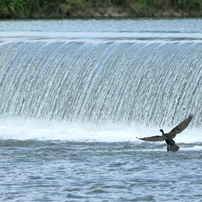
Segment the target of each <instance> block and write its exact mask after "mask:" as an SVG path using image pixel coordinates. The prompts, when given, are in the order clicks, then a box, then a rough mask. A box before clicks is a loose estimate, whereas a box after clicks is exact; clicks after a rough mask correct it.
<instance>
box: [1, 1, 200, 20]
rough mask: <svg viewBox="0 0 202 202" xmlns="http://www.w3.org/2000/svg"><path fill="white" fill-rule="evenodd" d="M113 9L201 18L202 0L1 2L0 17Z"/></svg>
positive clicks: (143, 14)
mask: <svg viewBox="0 0 202 202" xmlns="http://www.w3.org/2000/svg"><path fill="white" fill-rule="evenodd" d="M110 6H119V7H128V8H131V9H133V11H134V13H135V14H136V16H148V14H149V13H152V12H153V13H154V12H158V11H165V10H168V9H173V10H177V9H178V10H179V9H180V10H182V11H184V12H195V13H197V14H198V15H199V16H202V0H0V18H32V17H37V16H41V17H48V18H51V17H57V16H58V17H62V16H64V15H63V14H66V13H68V12H73V11H74V10H75V9H78V8H98V7H103V8H106V7H110ZM39 14H40V15H39ZM66 16H68V15H66Z"/></svg>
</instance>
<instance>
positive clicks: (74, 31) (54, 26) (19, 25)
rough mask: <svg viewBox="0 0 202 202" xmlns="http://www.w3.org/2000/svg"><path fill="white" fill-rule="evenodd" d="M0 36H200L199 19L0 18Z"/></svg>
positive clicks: (172, 38)
mask: <svg viewBox="0 0 202 202" xmlns="http://www.w3.org/2000/svg"><path fill="white" fill-rule="evenodd" d="M0 31H1V32H0V40H56V41H57V40H87V41H89V40H90V41H92V40H93V41H94V40H95V41H100V40H101V41H103V40H105V41H106V40H110V41H122V40H130V41H131V40H133V41H136V40H138V41H141V40H152V41H156V40H157V41H158V40H160V41H162V40H166V41H182V40H202V35H201V32H202V19H177V20H169V19H167V20H165V19H161V20H154V19H141V20H140V19H135V20H133V19H128V20H29V21H21V20H19V21H13V20H11V21H10V20H9V21H0Z"/></svg>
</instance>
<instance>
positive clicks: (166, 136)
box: [139, 115, 193, 152]
mask: <svg viewBox="0 0 202 202" xmlns="http://www.w3.org/2000/svg"><path fill="white" fill-rule="evenodd" d="M192 118H193V115H189V117H188V118H187V119H185V120H184V121H182V122H181V123H180V124H179V125H177V126H176V127H175V128H173V129H172V130H171V131H170V132H169V133H164V131H163V130H162V129H160V131H161V133H162V135H161V136H160V135H157V136H151V137H144V138H139V139H140V140H144V141H164V140H165V141H166V143H167V151H168V152H169V151H173V152H175V151H178V150H179V146H177V145H176V144H175V141H174V140H173V138H175V137H176V135H177V134H179V133H181V132H182V131H183V130H184V129H185V128H186V127H187V126H188V125H189V123H190V122H191V120H192Z"/></svg>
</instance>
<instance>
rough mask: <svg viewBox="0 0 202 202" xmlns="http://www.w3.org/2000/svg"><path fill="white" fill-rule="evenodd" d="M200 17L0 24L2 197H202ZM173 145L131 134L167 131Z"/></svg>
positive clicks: (9, 198)
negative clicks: (179, 129) (177, 129)
mask: <svg viewBox="0 0 202 202" xmlns="http://www.w3.org/2000/svg"><path fill="white" fill-rule="evenodd" d="M201 30H202V20H201V19H178V20H169V19H166V20H161V19H159V20H153V19H147V20H145V19H137V20H130V19H128V20H35V21H10V20H9V21H0V53H1V54H0V162H1V168H0V171H1V172H0V176H1V182H0V194H1V199H2V201H26V202H27V201H202V194H201V189H202V178H201V176H202V170H201V167H202V163H201V160H202V129H201V128H202V124H201V121H202V118H201V113H202V103H201V94H202V88H201V87H202V58H201V55H202V31H201ZM189 114H193V115H194V118H193V120H192V122H191V123H190V125H189V126H188V128H187V129H186V130H185V131H183V133H181V134H179V135H177V137H176V138H175V141H176V143H177V144H178V145H179V146H180V150H179V151H178V152H176V153H167V152H166V144H165V143H151V142H142V141H140V140H138V139H137V138H136V136H138V137H145V136H152V135H157V134H160V132H159V129H160V128H163V129H164V130H165V131H169V130H171V129H172V128H173V127H174V126H176V125H177V124H179V123H180V122H181V121H182V120H184V119H185V118H187V116H188V115H189Z"/></svg>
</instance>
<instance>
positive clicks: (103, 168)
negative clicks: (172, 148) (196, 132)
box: [0, 140, 202, 201]
mask: <svg viewBox="0 0 202 202" xmlns="http://www.w3.org/2000/svg"><path fill="white" fill-rule="evenodd" d="M180 147H181V150H180V151H179V152H176V153H167V152H166V146H165V145H163V144H157V145H156V144H155V145H154V144H152V145H151V144H149V143H141V144H139V143H132V142H121V143H120V142H119V143H118V142H117V143H99V142H92V143H87V142H65V141H37V140H27V141H19V140H1V142H0V155H1V159H0V163H1V168H0V170H1V172H0V173H1V174H0V177H1V183H0V184H1V199H2V201H200V200H201V197H202V193H201V189H202V178H201V169H202V144H181V145H180Z"/></svg>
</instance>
